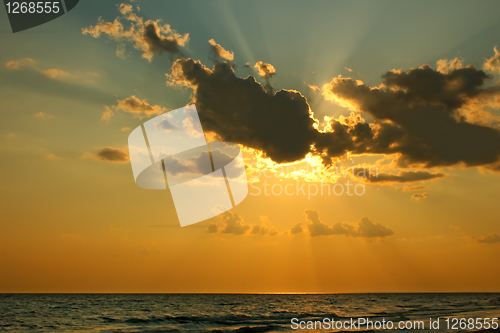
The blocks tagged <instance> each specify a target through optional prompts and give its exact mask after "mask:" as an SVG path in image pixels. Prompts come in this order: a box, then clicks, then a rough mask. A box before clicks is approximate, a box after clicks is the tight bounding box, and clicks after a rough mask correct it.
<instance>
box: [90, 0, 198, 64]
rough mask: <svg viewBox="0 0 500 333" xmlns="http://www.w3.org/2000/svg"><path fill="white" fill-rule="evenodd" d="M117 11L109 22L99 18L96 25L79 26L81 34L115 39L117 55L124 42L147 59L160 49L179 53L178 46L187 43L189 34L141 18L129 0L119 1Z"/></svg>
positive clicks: (158, 52)
mask: <svg viewBox="0 0 500 333" xmlns="http://www.w3.org/2000/svg"><path fill="white" fill-rule="evenodd" d="M137 10H139V8H138V7H137ZM118 11H119V12H120V14H121V16H118V17H116V18H115V19H114V21H113V22H106V21H104V20H103V19H102V18H99V19H98V21H97V24H96V25H94V26H90V27H88V28H83V29H82V30H81V31H82V34H84V35H90V36H92V37H94V38H99V37H100V36H101V35H106V36H107V37H109V39H111V40H114V41H116V42H117V43H118V46H117V50H116V55H117V56H118V57H119V58H124V57H125V44H126V43H130V44H131V45H133V47H134V48H135V49H137V50H139V51H142V57H143V58H144V59H147V60H148V61H151V60H152V59H153V57H154V56H155V55H160V54H162V53H167V54H169V55H170V56H171V57H175V56H182V52H181V50H180V47H183V46H185V45H186V44H187V42H188V41H189V34H184V35H181V34H179V33H177V31H175V30H173V29H172V28H171V27H170V25H169V24H163V23H162V21H161V20H155V21H153V20H144V18H142V17H139V16H138V15H137V14H136V13H134V12H133V6H132V5H130V4H124V3H122V4H120V5H119V6H118ZM124 24H125V25H128V28H125V27H124Z"/></svg>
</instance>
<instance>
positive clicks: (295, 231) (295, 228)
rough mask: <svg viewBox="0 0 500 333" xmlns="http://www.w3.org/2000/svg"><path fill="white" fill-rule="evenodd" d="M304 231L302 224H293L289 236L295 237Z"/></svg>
mask: <svg viewBox="0 0 500 333" xmlns="http://www.w3.org/2000/svg"><path fill="white" fill-rule="evenodd" d="M303 231H304V228H303V227H302V223H300V222H299V223H297V224H295V225H294V226H293V227H292V228H291V229H290V234H292V235H296V234H300V233H301V232H303Z"/></svg>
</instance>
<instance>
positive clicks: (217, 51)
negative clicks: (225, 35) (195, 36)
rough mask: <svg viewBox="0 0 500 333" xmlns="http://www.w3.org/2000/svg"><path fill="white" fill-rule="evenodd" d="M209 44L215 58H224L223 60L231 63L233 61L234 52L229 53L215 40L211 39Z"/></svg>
mask: <svg viewBox="0 0 500 333" xmlns="http://www.w3.org/2000/svg"><path fill="white" fill-rule="evenodd" d="M208 43H209V44H210V50H211V52H212V53H213V55H214V56H215V57H219V58H223V59H226V60H229V61H233V59H234V52H231V51H227V50H226V49H225V48H223V47H222V46H221V45H220V44H217V43H216V42H215V40H214V39H213V38H212V39H210V40H209V41H208Z"/></svg>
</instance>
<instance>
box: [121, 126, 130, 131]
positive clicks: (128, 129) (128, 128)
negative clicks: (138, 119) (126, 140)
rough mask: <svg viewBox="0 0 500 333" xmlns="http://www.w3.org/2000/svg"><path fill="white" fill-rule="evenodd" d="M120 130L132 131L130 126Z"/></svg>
mask: <svg viewBox="0 0 500 333" xmlns="http://www.w3.org/2000/svg"><path fill="white" fill-rule="evenodd" d="M120 131H122V132H125V131H130V127H122V129H121V130H120Z"/></svg>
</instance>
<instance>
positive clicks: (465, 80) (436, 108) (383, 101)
mask: <svg viewBox="0 0 500 333" xmlns="http://www.w3.org/2000/svg"><path fill="white" fill-rule="evenodd" d="M450 66H451V65H450ZM383 78H384V82H383V87H381V88H373V89H372V88H370V87H368V86H367V85H364V84H362V83H360V82H359V81H354V80H352V79H349V78H336V79H334V80H333V81H332V82H331V83H330V84H328V85H326V86H325V87H324V89H326V90H325V91H326V93H325V95H326V96H327V97H328V98H334V99H336V100H337V101H340V102H341V103H347V102H349V103H351V104H355V105H357V106H358V108H359V109H360V110H361V111H364V112H366V113H368V114H370V115H372V116H373V117H374V119H375V122H374V123H371V124H369V123H366V122H365V121H364V120H363V118H362V117H361V116H360V115H359V114H355V113H353V114H351V116H349V117H340V118H339V119H329V120H328V123H327V124H326V127H325V131H322V132H320V131H318V130H317V129H316V128H314V126H313V125H314V123H315V122H316V121H317V120H315V119H314V118H313V116H312V113H310V107H309V104H308V103H307V100H306V98H305V97H304V96H303V95H302V94H300V93H299V92H297V91H293V90H280V91H277V92H276V93H274V94H272V93H269V92H268V91H266V89H264V87H263V86H262V85H261V84H260V83H258V82H257V81H256V80H255V78H253V77H252V76H249V77H247V78H240V77H237V76H236V75H235V73H234V71H233V69H232V68H231V66H230V65H229V64H227V63H225V62H218V63H216V64H215V66H214V68H213V69H212V70H211V69H209V68H207V67H205V66H204V65H202V64H201V63H200V62H199V61H195V60H192V59H179V60H177V61H176V62H175V63H174V65H173V67H172V74H171V75H169V83H170V84H178V85H184V86H187V87H191V88H192V89H193V90H194V99H195V102H196V105H197V107H198V110H199V112H200V119H201V121H202V124H203V127H204V128H205V129H206V130H208V131H213V132H215V133H217V134H218V135H219V136H220V138H221V139H222V140H224V141H230V142H235V143H239V144H243V145H245V146H247V147H251V148H255V149H258V150H261V151H263V152H264V153H265V155H266V156H268V157H270V158H271V159H272V160H274V161H275V162H279V163H281V162H292V161H296V160H300V159H302V158H304V156H305V155H306V154H307V153H309V152H312V153H314V154H318V155H320V156H322V157H323V160H324V162H325V164H330V163H331V159H332V158H336V157H340V156H342V155H344V154H346V153H349V152H350V153H354V154H366V153H372V154H399V156H400V158H399V159H398V163H399V166H400V167H408V166H411V165H415V166H423V167H435V166H448V165H454V164H457V163H465V164H466V165H468V166H476V165H486V164H491V163H493V162H495V161H496V160H497V159H498V156H499V154H500V132H499V131H498V130H497V129H495V128H492V127H488V126H480V125H475V124H471V123H468V122H466V121H464V120H463V119H462V120H460V119H458V118H457V117H455V113H454V110H456V108H458V107H460V106H463V105H464V103H466V102H467V101H469V100H472V99H478V98H486V97H485V96H493V95H494V94H495V93H496V92H497V90H498V88H497V86H493V87H489V88H487V87H483V85H484V82H485V80H486V79H487V78H488V76H487V75H486V74H485V73H484V72H482V71H479V70H477V69H475V68H474V67H471V66H469V67H466V68H458V69H451V67H450V69H449V71H448V74H444V73H442V72H438V71H437V70H434V69H432V68H430V67H429V66H423V67H421V68H418V69H413V70H410V71H408V72H407V73H405V72H395V71H393V72H388V73H386V74H385V75H384V76H383ZM424 86H425V87H424ZM428 86H431V87H432V89H429V88H428Z"/></svg>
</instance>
